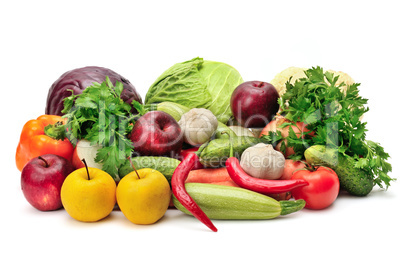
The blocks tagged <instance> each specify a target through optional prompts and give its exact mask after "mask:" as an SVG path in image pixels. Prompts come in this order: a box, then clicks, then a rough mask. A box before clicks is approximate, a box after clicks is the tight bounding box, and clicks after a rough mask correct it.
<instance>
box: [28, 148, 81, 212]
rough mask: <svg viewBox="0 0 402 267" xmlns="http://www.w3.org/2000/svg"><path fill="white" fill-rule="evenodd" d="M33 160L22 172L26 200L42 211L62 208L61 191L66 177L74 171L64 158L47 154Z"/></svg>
mask: <svg viewBox="0 0 402 267" xmlns="http://www.w3.org/2000/svg"><path fill="white" fill-rule="evenodd" d="M41 158H43V159H44V160H45V161H46V162H47V164H48V165H46V162H45V161H44V160H42V159H40V158H39V157H36V158H33V159H31V160H30V161H29V162H28V163H27V164H26V165H25V166H24V168H23V169H22V171H21V189H22V192H23V194H24V196H25V198H26V200H27V201H28V202H29V203H30V204H31V205H32V206H33V207H35V208H36V209H38V210H41V211H51V210H57V209H60V208H61V207H62V203H61V198H60V191H61V186H62V185H63V182H64V180H65V179H66V177H67V176H68V175H69V174H70V173H71V172H72V171H74V167H73V165H72V164H71V163H70V162H69V161H68V160H66V159H65V158H63V157H60V156H57V155H53V154H46V155H42V156H41Z"/></svg>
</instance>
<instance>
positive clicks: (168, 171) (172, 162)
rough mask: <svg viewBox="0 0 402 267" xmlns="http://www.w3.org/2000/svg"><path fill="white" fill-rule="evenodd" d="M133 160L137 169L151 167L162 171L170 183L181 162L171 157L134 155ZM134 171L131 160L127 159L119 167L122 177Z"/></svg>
mask: <svg viewBox="0 0 402 267" xmlns="http://www.w3.org/2000/svg"><path fill="white" fill-rule="evenodd" d="M131 161H132V163H133V165H134V167H135V168H136V169H137V170H139V169H143V168H151V169H154V170H157V171H159V172H161V173H162V174H163V175H164V176H165V177H166V179H167V180H168V182H169V184H170V180H171V179H172V176H173V172H174V170H175V169H176V168H177V166H179V164H180V160H177V159H174V158H169V157H151V156H142V157H133V158H132V159H131ZM132 171H134V169H133V167H132V166H131V162H130V161H129V160H127V161H126V162H125V163H124V165H123V166H122V167H121V168H120V169H119V176H120V178H123V177H124V176H126V175H127V174H129V173H130V172H132Z"/></svg>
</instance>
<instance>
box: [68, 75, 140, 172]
mask: <svg viewBox="0 0 402 267" xmlns="http://www.w3.org/2000/svg"><path fill="white" fill-rule="evenodd" d="M122 91H123V84H122V83H120V82H119V81H117V82H116V85H115V86H113V84H112V82H111V81H110V79H109V77H106V80H105V81H104V82H103V83H102V84H99V83H94V84H93V85H91V86H89V87H87V88H86V89H85V90H84V91H83V92H82V93H81V94H80V95H74V94H73V93H72V95H71V96H69V97H66V98H65V99H64V109H63V110H62V112H63V113H65V115H64V116H63V117H65V118H67V123H66V125H65V128H66V134H67V138H68V139H69V140H70V142H71V143H72V144H73V145H74V146H75V145H76V144H77V142H78V140H81V139H86V140H88V141H90V142H91V145H100V146H101V147H102V148H101V149H99V150H98V153H97V155H96V158H95V162H98V163H102V164H103V168H102V169H103V170H104V171H106V172H107V173H109V174H110V175H111V176H112V177H113V178H114V179H118V170H119V168H120V167H121V166H122V165H123V164H124V162H125V161H126V159H127V158H128V157H129V156H131V154H132V152H133V149H134V147H133V144H132V142H131V141H130V139H129V138H128V135H129V134H130V133H131V130H132V128H133V122H134V119H135V118H136V117H138V116H140V115H133V114H132V113H131V106H130V105H129V104H128V103H126V102H124V101H123V100H122V99H121V97H120V96H121V93H122ZM138 104H139V103H133V105H134V106H135V105H138Z"/></svg>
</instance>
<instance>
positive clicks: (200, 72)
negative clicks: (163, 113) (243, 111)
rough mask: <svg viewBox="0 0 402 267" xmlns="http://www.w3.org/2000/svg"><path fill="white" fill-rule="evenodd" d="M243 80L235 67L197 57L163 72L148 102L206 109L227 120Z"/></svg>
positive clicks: (224, 120) (220, 119)
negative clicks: (232, 99)
mask: <svg viewBox="0 0 402 267" xmlns="http://www.w3.org/2000/svg"><path fill="white" fill-rule="evenodd" d="M242 82H243V79H242V77H241V75H240V73H239V72H238V71H237V70H236V69H234V68H233V67H232V66H229V65H227V64H225V63H221V62H215V61H207V60H203V59H202V58H198V57H197V58H193V59H191V60H188V61H185V62H181V63H177V64H175V65H173V66H172V67H170V68H169V69H167V70H166V71H165V72H164V73H162V75H161V76H159V78H158V79H156V81H155V82H154V83H153V84H152V85H151V87H150V88H149V90H148V92H147V94H146V96H145V104H146V105H147V104H152V103H160V102H165V101H169V102H174V103H178V104H181V105H183V106H186V107H189V108H206V109H209V110H210V111H211V112H212V113H214V115H215V116H216V117H217V119H218V120H219V121H220V122H223V123H226V122H227V121H228V120H229V118H230V117H231V116H232V111H231V109H230V98H231V96H232V93H233V91H234V90H235V89H236V87H237V86H238V85H239V84H241V83H242Z"/></svg>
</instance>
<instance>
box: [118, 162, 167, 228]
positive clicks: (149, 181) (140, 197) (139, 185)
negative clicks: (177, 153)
mask: <svg viewBox="0 0 402 267" xmlns="http://www.w3.org/2000/svg"><path fill="white" fill-rule="evenodd" d="M170 196H171V192H170V186H169V183H168V181H167V180H166V178H165V176H164V175H163V174H162V173H160V172H159V171H157V170H153V169H150V168H144V169H140V170H138V171H133V172H131V173H129V174H127V175H126V176H124V177H123V178H122V179H121V180H120V182H119V184H118V185H117V189H116V199H117V204H118V205H119V208H120V210H121V211H122V212H123V214H124V216H125V217H126V218H127V219H129V220H130V221H131V222H133V223H135V224H153V223H155V222H157V221H158V220H159V219H160V218H162V217H163V215H164V214H165V212H166V210H167V209H168V207H169V202H170Z"/></svg>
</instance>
